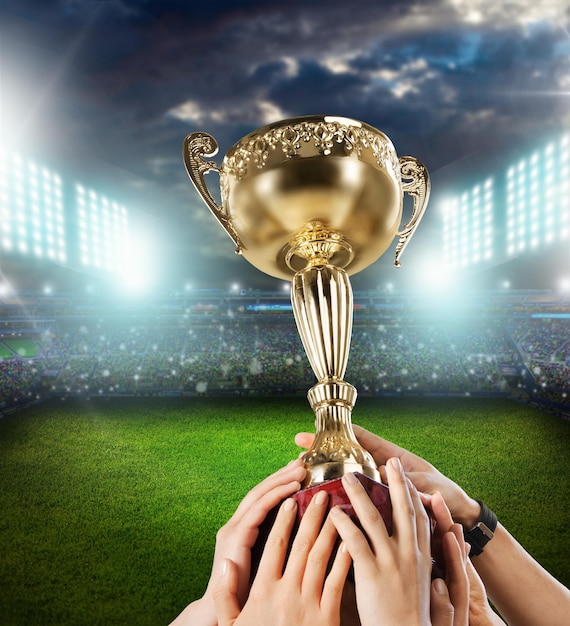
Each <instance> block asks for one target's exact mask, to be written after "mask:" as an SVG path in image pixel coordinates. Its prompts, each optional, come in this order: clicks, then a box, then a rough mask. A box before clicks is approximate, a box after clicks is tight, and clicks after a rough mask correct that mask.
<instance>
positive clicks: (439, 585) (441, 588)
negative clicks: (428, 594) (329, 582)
mask: <svg viewBox="0 0 570 626" xmlns="http://www.w3.org/2000/svg"><path fill="white" fill-rule="evenodd" d="M433 586H434V588H435V590H436V592H437V593H439V595H440V596H443V595H445V593H446V592H447V586H446V584H445V583H444V582H443V580H442V579H441V578H436V579H435V580H434V581H433Z"/></svg>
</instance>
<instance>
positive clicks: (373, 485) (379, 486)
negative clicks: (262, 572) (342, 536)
mask: <svg viewBox="0 0 570 626" xmlns="http://www.w3.org/2000/svg"><path fill="white" fill-rule="evenodd" d="M354 475H355V476H356V477H357V478H358V480H359V481H360V482H361V484H362V486H363V487H364V489H366V492H367V493H368V496H369V498H370V499H371V500H372V502H373V503H374V505H375V506H376V508H377V509H378V511H379V513H380V515H381V516H382V519H383V520H384V523H385V524H386V529H387V530H388V534H389V535H391V534H392V502H391V500H390V492H389V490H388V487H387V486H386V485H384V484H383V483H380V482H377V481H375V480H373V479H372V478H369V477H368V476H365V475H364V474H361V473H359V472H355V473H354ZM318 491H326V492H327V493H328V495H329V500H328V505H327V507H328V508H327V513H328V511H330V510H331V509H332V508H333V507H335V506H340V507H341V508H342V509H343V510H344V511H345V513H346V514H347V515H349V516H350V518H351V519H352V520H353V521H354V523H355V524H357V525H358V526H359V527H360V528H362V527H361V526H360V523H359V521H358V517H357V516H356V512H355V511H354V508H353V506H352V504H351V503H350V500H349V498H348V496H347V495H346V491H345V490H344V487H343V486H342V478H334V479H333V480H328V481H326V482H324V483H321V484H320V485H314V486H313V487H307V488H306V489H301V491H298V492H297V493H296V494H294V495H293V496H291V497H292V498H293V499H294V500H295V501H296V502H297V523H296V528H295V530H294V532H293V533H292V538H293V537H294V536H295V534H296V532H297V528H298V526H299V524H300V522H301V519H302V517H303V515H304V513H305V511H306V510H307V507H308V506H309V503H310V502H311V500H312V499H313V496H314V495H315V494H316V493H317V492H318ZM279 506H280V505H278V506H276V507H275V508H274V509H272V510H271V511H270V512H269V514H268V515H267V517H266V518H265V520H264V521H263V523H262V524H261V526H260V527H259V535H258V537H257V541H256V542H255V545H254V546H253V548H252V551H251V580H252V581H253V579H254V577H255V574H256V573H257V568H258V567H259V561H260V559H261V555H262V553H263V549H264V547H265V543H266V542H267V537H268V536H269V532H270V531H271V528H272V527H273V523H274V522H275V517H276V516H277V511H278V510H279ZM291 543H292V539H291Z"/></svg>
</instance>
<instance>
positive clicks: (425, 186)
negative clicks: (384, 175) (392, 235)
mask: <svg viewBox="0 0 570 626" xmlns="http://www.w3.org/2000/svg"><path fill="white" fill-rule="evenodd" d="M398 163H399V164H400V173H401V176H402V178H403V179H407V182H403V181H402V189H403V191H407V192H408V193H409V194H410V195H411V196H413V198H414V209H413V211H412V217H411V219H410V221H409V222H408V223H407V224H406V225H405V226H404V228H403V229H402V230H401V231H399V232H398V233H396V234H397V235H398V237H399V238H400V239H399V241H398V244H397V245H396V254H395V256H394V265H395V267H400V256H401V254H402V252H403V251H404V249H405V248H406V246H407V245H408V242H409V241H410V239H411V237H412V235H413V234H414V231H415V229H416V226H417V225H418V224H419V223H420V220H421V219H422V217H423V214H424V213H425V210H426V207H427V203H428V200H429V192H430V186H431V185H430V180H429V174H428V171H427V169H426V166H425V165H424V164H423V163H422V162H421V161H418V159H416V158H414V157H410V156H405V157H400V159H398Z"/></svg>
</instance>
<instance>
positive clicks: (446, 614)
mask: <svg viewBox="0 0 570 626" xmlns="http://www.w3.org/2000/svg"><path fill="white" fill-rule="evenodd" d="M430 615H431V623H432V626H453V620H454V609H453V604H452V603H451V600H450V598H449V591H448V589H447V585H446V584H445V582H444V581H443V580H442V579H441V578H436V579H435V580H433V581H432V583H431V592H430ZM466 624H467V622H466Z"/></svg>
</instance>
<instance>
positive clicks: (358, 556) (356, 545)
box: [329, 506, 374, 575]
mask: <svg viewBox="0 0 570 626" xmlns="http://www.w3.org/2000/svg"><path fill="white" fill-rule="evenodd" d="M329 519H330V520H331V522H332V523H333V524H334V526H335V528H336V529H337V531H338V534H339V535H340V536H341V539H342V541H343V543H344V545H345V548H346V551H347V552H348V554H349V555H350V556H351V558H352V560H353V561H354V566H355V567H357V568H362V569H364V570H366V569H368V566H369V565H370V566H371V565H372V563H373V561H374V554H373V552H372V549H371V547H370V544H369V543H368V541H367V539H366V537H365V535H364V533H363V532H362V531H361V530H360V528H358V527H357V526H356V524H355V523H354V522H353V521H352V520H351V519H350V517H349V516H348V515H347V514H346V513H345V512H344V511H343V510H342V509H341V508H340V507H339V506H335V507H334V508H333V509H331V512H330V515H329ZM373 569H374V568H373V567H370V569H369V572H368V573H369V574H370V575H373ZM364 575H367V573H366V572H364Z"/></svg>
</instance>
